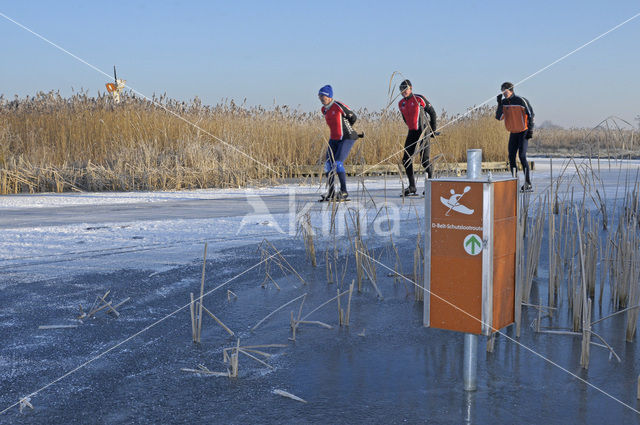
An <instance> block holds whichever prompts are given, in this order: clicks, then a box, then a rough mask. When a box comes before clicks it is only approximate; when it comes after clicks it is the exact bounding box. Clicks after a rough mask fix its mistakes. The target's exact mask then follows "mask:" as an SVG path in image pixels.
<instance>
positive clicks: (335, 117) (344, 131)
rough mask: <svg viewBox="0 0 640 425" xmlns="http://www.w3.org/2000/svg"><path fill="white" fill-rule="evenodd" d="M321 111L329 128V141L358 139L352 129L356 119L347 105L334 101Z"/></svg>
mask: <svg viewBox="0 0 640 425" xmlns="http://www.w3.org/2000/svg"><path fill="white" fill-rule="evenodd" d="M321 110H322V115H324V119H325V121H327V125H328V126H329V131H330V133H331V135H330V136H329V138H330V139H331V140H357V139H358V133H357V132H356V131H355V130H354V129H353V127H352V126H353V124H355V122H356V120H357V119H358V118H357V117H356V114H354V113H353V111H352V110H351V109H349V107H348V106H347V105H345V104H343V103H340V102H337V101H335V100H334V101H333V102H331V103H330V104H329V105H327V106H323V107H322V109H321Z"/></svg>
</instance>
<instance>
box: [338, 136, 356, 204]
mask: <svg viewBox="0 0 640 425" xmlns="http://www.w3.org/2000/svg"><path fill="white" fill-rule="evenodd" d="M354 143H355V140H351V139H346V140H342V141H341V142H340V143H339V144H338V148H337V149H336V173H337V174H338V179H339V180H340V191H341V192H345V193H346V192H347V173H346V170H345V169H344V161H345V160H346V159H347V156H349V152H350V151H351V148H352V147H353V144H354Z"/></svg>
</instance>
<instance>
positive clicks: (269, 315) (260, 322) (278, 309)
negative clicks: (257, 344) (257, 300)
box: [251, 292, 307, 331]
mask: <svg viewBox="0 0 640 425" xmlns="http://www.w3.org/2000/svg"><path fill="white" fill-rule="evenodd" d="M306 296H307V293H306V292H305V293H304V294H302V295H300V296H299V297H296V298H294V299H292V300H291V301H289V302H287V303H285V304H283V305H281V306H280V307H278V308H276V309H275V310H273V311H272V312H271V313H269V314H267V315H266V316H265V317H264V318H263V319H262V320H260V321H259V322H258V323H256V324H255V326H254V327H252V328H251V331H255V330H256V328H257V327H258V326H260V325H261V324H262V323H263V322H264V321H265V320H267V319H268V318H269V317H271V316H273V315H274V314H276V313H277V312H278V311H280V310H282V309H283V308H285V307H286V306H288V305H289V304H291V303H294V302H296V301H298V300H299V299H300V298H304V297H306Z"/></svg>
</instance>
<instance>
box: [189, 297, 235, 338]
mask: <svg viewBox="0 0 640 425" xmlns="http://www.w3.org/2000/svg"><path fill="white" fill-rule="evenodd" d="M198 304H200V306H201V307H202V308H203V309H204V311H205V313H207V314H208V315H209V316H211V318H212V319H213V320H215V321H216V322H217V323H218V324H219V325H220V326H222V329H224V330H225V331H227V333H228V334H229V335H231V336H234V335H235V334H234V333H233V331H232V330H231V329H229V327H227V325H225V324H224V323H222V321H221V320H220V319H218V318H217V317H216V315H215V314H213V313H212V312H210V311H209V310H208V309H207V307H205V306H203V305H202V303H198Z"/></svg>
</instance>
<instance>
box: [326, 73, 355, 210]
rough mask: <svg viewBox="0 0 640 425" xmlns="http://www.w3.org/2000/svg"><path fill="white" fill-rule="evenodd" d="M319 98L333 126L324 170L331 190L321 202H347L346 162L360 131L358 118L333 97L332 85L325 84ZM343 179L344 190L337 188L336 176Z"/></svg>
mask: <svg viewBox="0 0 640 425" xmlns="http://www.w3.org/2000/svg"><path fill="white" fill-rule="evenodd" d="M318 98H319V99H320V103H322V109H321V110H322V115H324V119H325V121H326V122H327V125H328V126H329V132H330V135H329V147H328V148H327V155H326V161H325V164H324V173H325V175H326V176H327V187H328V190H327V193H326V194H324V195H322V198H321V199H320V201H331V200H336V201H346V200H348V199H349V193H348V192H347V174H346V172H345V169H344V161H345V160H346V159H347V156H348V155H349V152H350V151H351V148H352V147H353V144H354V143H355V142H356V140H357V139H358V137H362V136H361V135H358V133H357V132H356V131H355V130H354V129H353V125H354V124H355V122H356V120H357V117H356V114H354V113H353V111H352V110H351V109H349V107H348V106H347V105H345V104H343V103H340V102H338V101H336V100H334V98H333V88H331V86H330V85H326V86H323V87H322V88H321V89H320V91H319V92H318ZM336 174H337V175H338V180H339V181H340V192H338V193H336V191H335V185H334V181H335V176H336Z"/></svg>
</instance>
